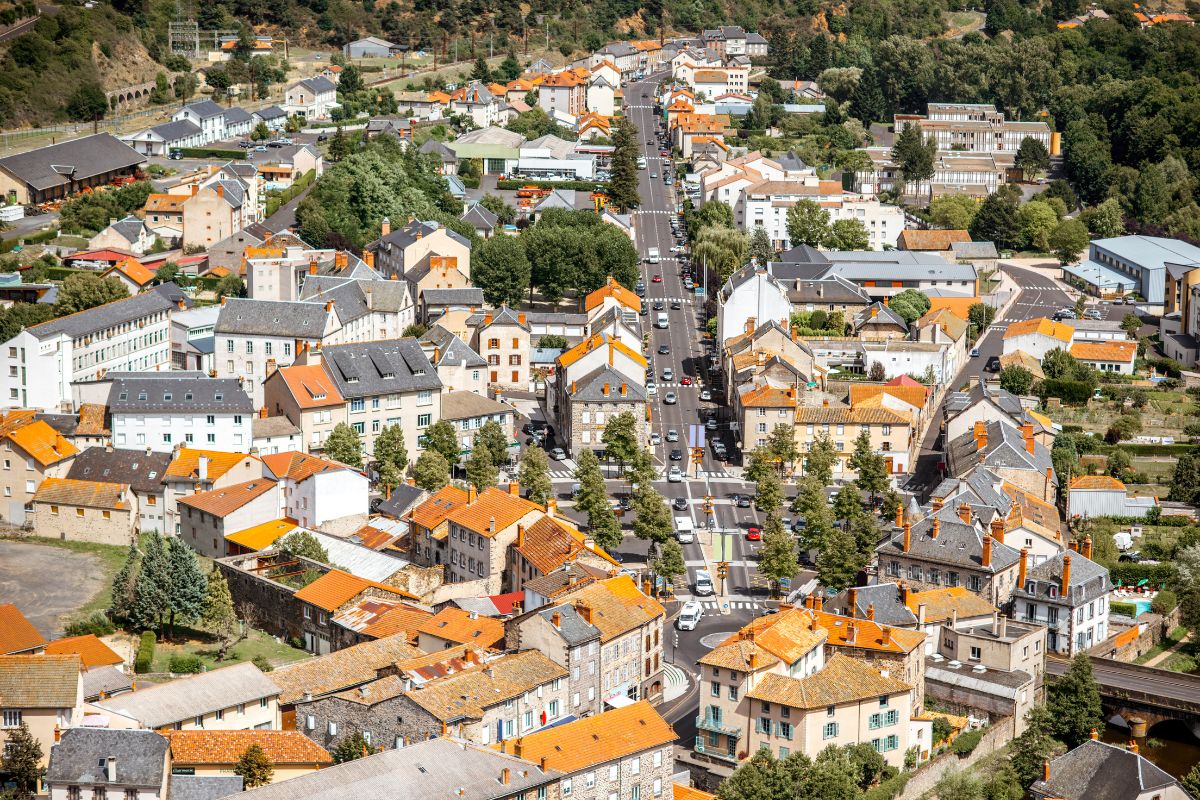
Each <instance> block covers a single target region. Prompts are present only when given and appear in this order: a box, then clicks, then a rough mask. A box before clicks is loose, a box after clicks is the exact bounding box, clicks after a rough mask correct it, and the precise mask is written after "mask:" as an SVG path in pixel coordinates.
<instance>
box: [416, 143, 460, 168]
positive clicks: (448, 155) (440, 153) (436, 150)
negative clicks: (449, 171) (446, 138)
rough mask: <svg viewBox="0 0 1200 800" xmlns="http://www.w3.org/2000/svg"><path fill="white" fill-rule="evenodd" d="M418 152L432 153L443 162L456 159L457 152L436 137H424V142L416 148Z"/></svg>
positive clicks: (453, 161)
mask: <svg viewBox="0 0 1200 800" xmlns="http://www.w3.org/2000/svg"><path fill="white" fill-rule="evenodd" d="M417 152H419V153H432V154H433V155H436V156H437V157H438V158H439V159H441V161H442V163H443V164H453V163H457V161H458V154H457V153H455V152H454V151H453V150H451V149H450V148H449V147H448V146H447V145H446V143H445V142H441V141H438V140H437V139H432V138H430V139H426V140H425V143H424V144H422V145H421V146H420V147H418V148H417Z"/></svg>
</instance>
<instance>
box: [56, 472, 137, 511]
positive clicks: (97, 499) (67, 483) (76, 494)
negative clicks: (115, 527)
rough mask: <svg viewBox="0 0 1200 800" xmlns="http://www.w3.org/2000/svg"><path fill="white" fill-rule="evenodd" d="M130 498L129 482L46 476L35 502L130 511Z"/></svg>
mask: <svg viewBox="0 0 1200 800" xmlns="http://www.w3.org/2000/svg"><path fill="white" fill-rule="evenodd" d="M128 498H129V484H128V483H101V482H100V481H77V480H72V479H71V478H46V479H45V480H43V481H42V485H41V486H39V487H38V490H37V493H36V494H34V496H33V502H35V503H51V504H58V505H64V506H85V507H87V508H103V509H110V510H114V511H128V510H129V500H128Z"/></svg>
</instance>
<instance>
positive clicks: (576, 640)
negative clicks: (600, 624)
mask: <svg viewBox="0 0 1200 800" xmlns="http://www.w3.org/2000/svg"><path fill="white" fill-rule="evenodd" d="M533 613H535V614H537V615H538V616H540V617H541V618H542V619H544V620H546V621H547V622H550V620H551V617H553V616H554V615H555V614H558V615H559V622H558V630H557V633H558V635H559V636H561V637H562V640H563V641H564V642H566V643H567V645H568V646H569V647H578V646H579V645H581V644H585V643H587V642H591V641H594V640H596V639H599V638H600V629H599V628H597V627H596V626H595V625H593V624H592V623H590V622H585V621H584V619H583V617H581V616H579V612H578V611H577V610H576V609H575V606H574V604H572V603H563V604H562V605H558V606H543V607H542V608H539V609H538V610H537V611H535V612H533ZM551 627H553V624H552V625H551Z"/></svg>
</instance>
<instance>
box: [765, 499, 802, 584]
mask: <svg viewBox="0 0 1200 800" xmlns="http://www.w3.org/2000/svg"><path fill="white" fill-rule="evenodd" d="M758 571H759V574H761V575H765V576H766V577H767V578H769V579H770V580H771V581H773V582H774V584H775V585H779V583H780V582H782V581H784V580H791V579H792V576H794V575H795V574H796V573H797V572H799V571H800V563H799V562H798V561H797V560H796V543H795V542H794V541H793V540H792V537H791V534H789V533H788V532H787V531H786V530H784V527H783V523H782V522H780V520H779V517H778V515H776V514H768V515H767V520H766V522H765V523H763V538H762V549H761V550H759V551H758Z"/></svg>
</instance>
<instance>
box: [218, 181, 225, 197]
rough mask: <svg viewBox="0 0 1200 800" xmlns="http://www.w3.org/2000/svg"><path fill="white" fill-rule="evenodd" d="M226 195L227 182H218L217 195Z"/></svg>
mask: <svg viewBox="0 0 1200 800" xmlns="http://www.w3.org/2000/svg"><path fill="white" fill-rule="evenodd" d="M224 196H225V184H223V183H218V184H217V197H224Z"/></svg>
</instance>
